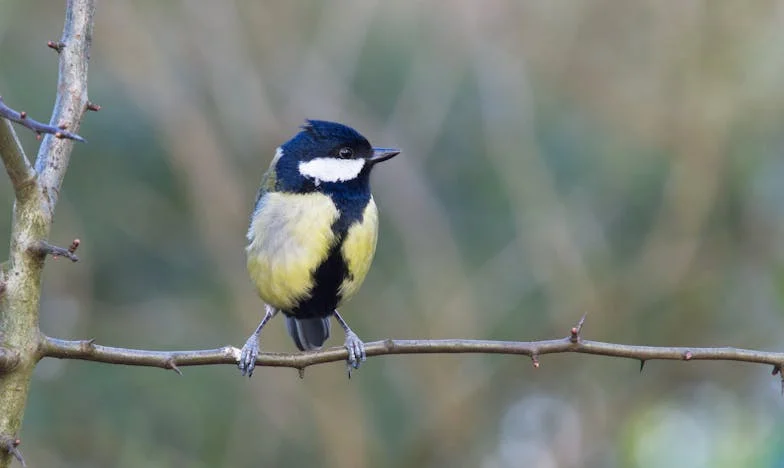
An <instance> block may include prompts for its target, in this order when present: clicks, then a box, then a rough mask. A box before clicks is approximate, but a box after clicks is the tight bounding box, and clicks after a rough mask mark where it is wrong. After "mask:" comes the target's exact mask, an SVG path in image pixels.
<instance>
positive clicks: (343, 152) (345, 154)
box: [338, 147, 354, 159]
mask: <svg viewBox="0 0 784 468" xmlns="http://www.w3.org/2000/svg"><path fill="white" fill-rule="evenodd" d="M338 154H339V155H340V157H341V158H343V159H348V158H350V157H351V156H354V150H352V149H351V148H348V147H346V148H340V151H338Z"/></svg>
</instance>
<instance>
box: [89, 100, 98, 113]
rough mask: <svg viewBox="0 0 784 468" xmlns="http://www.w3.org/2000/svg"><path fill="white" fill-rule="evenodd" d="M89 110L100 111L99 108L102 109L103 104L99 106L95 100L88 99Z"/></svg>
mask: <svg viewBox="0 0 784 468" xmlns="http://www.w3.org/2000/svg"><path fill="white" fill-rule="evenodd" d="M87 110H88V111H93V112H98V111H99V110H101V106H99V105H98V104H95V103H94V102H91V101H87Z"/></svg>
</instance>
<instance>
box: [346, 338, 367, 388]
mask: <svg viewBox="0 0 784 468" xmlns="http://www.w3.org/2000/svg"><path fill="white" fill-rule="evenodd" d="M343 346H345V347H346V349H347V350H348V359H346V364H347V365H348V378H351V370H352V369H359V365H360V364H361V363H363V362H364V361H366V360H367V353H365V343H363V342H362V340H360V339H359V337H358V336H357V335H356V333H354V332H352V331H348V332H346V343H345V344H344V345H343Z"/></svg>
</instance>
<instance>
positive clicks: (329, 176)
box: [299, 158, 365, 182]
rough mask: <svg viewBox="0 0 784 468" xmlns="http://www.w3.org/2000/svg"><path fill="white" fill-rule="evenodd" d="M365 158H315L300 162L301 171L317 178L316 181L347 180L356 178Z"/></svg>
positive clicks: (305, 174)
mask: <svg viewBox="0 0 784 468" xmlns="http://www.w3.org/2000/svg"><path fill="white" fill-rule="evenodd" d="M363 167H365V160H364V159H361V158H359V159H338V158H315V159H311V160H310V161H302V162H301V163H299V173H300V174H302V175H303V176H305V177H310V178H312V179H315V180H316V182H345V181H347V180H352V179H356V178H357V176H358V175H359V173H360V172H362V168H363Z"/></svg>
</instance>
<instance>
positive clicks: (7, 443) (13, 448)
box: [0, 436, 27, 468]
mask: <svg viewBox="0 0 784 468" xmlns="http://www.w3.org/2000/svg"><path fill="white" fill-rule="evenodd" d="M21 443H22V441H21V440H19V439H17V438H16V437H7V436H0V449H2V450H4V451H6V452H8V453H10V454H11V455H13V456H14V458H16V459H17V460H19V463H21V464H22V468H25V467H26V466H27V463H25V459H24V457H23V456H22V451H21V450H19V445H20V444H21Z"/></svg>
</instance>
